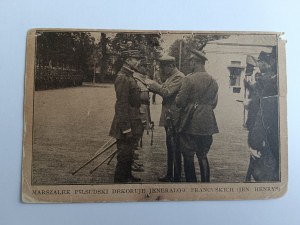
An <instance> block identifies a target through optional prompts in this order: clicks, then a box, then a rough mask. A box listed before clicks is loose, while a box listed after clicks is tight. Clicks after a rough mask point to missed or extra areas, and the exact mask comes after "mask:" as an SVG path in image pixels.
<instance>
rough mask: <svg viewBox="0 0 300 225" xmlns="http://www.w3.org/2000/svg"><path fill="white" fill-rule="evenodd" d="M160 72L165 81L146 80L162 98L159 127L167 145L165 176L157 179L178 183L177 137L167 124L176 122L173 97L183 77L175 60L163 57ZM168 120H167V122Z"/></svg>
mask: <svg viewBox="0 0 300 225" xmlns="http://www.w3.org/2000/svg"><path fill="white" fill-rule="evenodd" d="M159 61H160V71H161V75H163V76H164V77H165V78H166V80H165V81H164V83H163V84H159V83H158V82H157V81H154V80H147V84H148V88H149V90H150V91H152V92H153V93H155V94H159V95H160V96H162V98H163V102H162V111H161V116H160V121H159V126H163V127H165V131H166V144H167V174H166V176H164V177H161V178H158V180H159V181H161V182H171V181H174V182H179V181H180V179H181V153H180V151H179V148H178V137H177V134H175V133H174V130H173V129H172V128H171V127H170V125H172V124H170V123H169V122H171V121H172V120H176V117H178V113H179V109H178V108H177V107H176V105H175V97H176V95H177V93H178V91H179V88H180V86H181V80H182V79H183V78H184V77H185V76H184V74H183V73H182V72H180V71H179V70H178V69H177V68H176V65H175V58H174V57H171V56H163V57H161V58H160V60H159ZM167 119H168V120H167Z"/></svg>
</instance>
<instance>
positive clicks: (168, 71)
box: [110, 48, 280, 183]
mask: <svg viewBox="0 0 300 225" xmlns="http://www.w3.org/2000/svg"><path fill="white" fill-rule="evenodd" d="M274 50H276V49H275V48H274ZM126 54H127V59H126V60H125V62H124V64H123V66H122V68H121V70H120V71H119V73H118V74H117V77H116V80H115V92H116V103H115V115H114V119H113V122H112V126H111V130H110V136H112V137H114V138H116V139H117V148H118V155H117V165H116V169H115V176H114V182H115V183H128V182H141V179H140V178H137V177H134V176H133V175H132V169H133V165H134V151H135V149H137V145H138V143H139V141H141V138H142V136H143V132H144V129H145V127H147V126H149V122H151V119H149V117H150V111H149V105H150V103H149V100H150V98H149V92H152V93H153V94H156V95H160V96H161V97H162V99H163V101H162V110H161V116H160V120H159V126H161V127H164V129H165V133H166V146H167V162H166V164H167V166H166V167H167V171H166V174H165V176H163V177H159V178H158V181H160V182H181V181H183V178H182V158H183V166H184V168H183V169H184V175H185V181H186V182H197V180H198V179H197V176H196V172H195V165H194V156H195V155H196V156H197V159H198V163H199V167H200V175H201V178H200V180H201V182H210V167H209V161H208V158H207V154H208V152H209V150H210V147H211V145H212V142H213V135H214V134H216V133H218V132H219V130H218V125H217V122H216V118H215V114H214V109H215V107H216V106H217V102H218V84H217V82H216V80H215V79H214V78H213V77H212V76H211V75H209V74H208V73H207V72H206V70H205V63H206V61H207V60H208V59H207V57H206V54H205V52H204V51H202V50H195V49H191V50H190V57H189V58H188V60H189V66H190V69H191V70H192V73H190V74H188V75H184V74H183V73H182V72H180V71H179V70H178V69H177V68H176V63H175V58H174V57H172V56H163V57H161V58H160V59H159V73H160V79H149V78H148V77H149V76H147V64H148V63H147V62H146V61H145V58H143V57H142V56H141V54H140V53H139V51H137V50H131V51H127V52H126ZM249 59H251V60H249ZM247 63H248V65H247V70H246V78H245V80H244V84H245V88H246V89H247V90H248V93H249V96H248V101H245V102H247V104H245V108H246V109H247V110H248V117H247V121H246V123H245V126H246V128H247V129H248V130H249V133H248V145H249V150H250V153H251V154H250V163H249V168H248V172H247V174H246V178H245V180H246V181H248V182H250V181H252V179H254V180H255V181H278V180H279V179H280V174H279V131H278V85H277V71H276V65H277V64H276V53H275V52H274V51H273V52H272V53H267V52H264V51H262V52H261V53H260V54H259V57H258V59H255V58H254V57H252V56H251V57H248V59H247ZM255 70H257V72H255ZM249 77H254V79H253V80H252V81H251V79H248V78H249ZM270 112H271V113H270ZM147 117H148V119H147ZM147 121H148V122H147ZM152 125H153V124H152ZM150 127H151V125H150ZM148 128H149V127H148Z"/></svg>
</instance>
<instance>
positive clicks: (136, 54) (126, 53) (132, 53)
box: [121, 50, 143, 59]
mask: <svg viewBox="0 0 300 225" xmlns="http://www.w3.org/2000/svg"><path fill="white" fill-rule="evenodd" d="M121 55H122V56H123V57H126V58H130V57H131V58H138V59H140V58H143V56H142V54H141V53H140V51H139V50H128V51H123V52H121Z"/></svg>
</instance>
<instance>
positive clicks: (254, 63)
mask: <svg viewBox="0 0 300 225" xmlns="http://www.w3.org/2000/svg"><path fill="white" fill-rule="evenodd" d="M246 63H247V64H249V65H252V66H257V59H256V58H254V56H252V55H247V58H246Z"/></svg>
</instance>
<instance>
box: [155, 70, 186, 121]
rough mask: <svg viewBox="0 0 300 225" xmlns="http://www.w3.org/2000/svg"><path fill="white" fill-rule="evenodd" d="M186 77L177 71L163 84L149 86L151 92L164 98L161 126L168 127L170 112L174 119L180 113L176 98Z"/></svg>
mask: <svg viewBox="0 0 300 225" xmlns="http://www.w3.org/2000/svg"><path fill="white" fill-rule="evenodd" d="M184 77H185V76H184V74H183V73H182V72H180V71H179V70H178V69H175V70H174V72H173V74H172V75H171V76H170V77H169V78H168V79H167V80H166V81H165V82H164V83H163V84H158V83H156V85H149V90H151V91H152V92H154V93H157V94H159V95H160V96H162V98H163V102H162V110H161V115H160V120H159V126H166V114H167V112H168V111H169V110H170V111H171V113H172V114H173V116H174V117H176V112H177V113H178V112H179V109H178V108H177V107H176V104H175V98H176V95H177V94H178V91H179V89H180V86H181V81H182V79H183V78H184Z"/></svg>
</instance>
